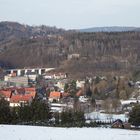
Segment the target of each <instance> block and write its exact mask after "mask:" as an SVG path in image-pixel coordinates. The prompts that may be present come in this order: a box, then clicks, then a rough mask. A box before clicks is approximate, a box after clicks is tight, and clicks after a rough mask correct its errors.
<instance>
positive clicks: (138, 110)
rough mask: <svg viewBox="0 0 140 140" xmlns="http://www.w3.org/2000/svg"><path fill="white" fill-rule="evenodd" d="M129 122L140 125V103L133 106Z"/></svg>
mask: <svg viewBox="0 0 140 140" xmlns="http://www.w3.org/2000/svg"><path fill="white" fill-rule="evenodd" d="M129 122H130V123H131V124H132V125H135V126H140V105H136V106H135V107H133V109H132V111H131V112H130V114H129Z"/></svg>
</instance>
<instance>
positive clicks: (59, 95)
mask: <svg viewBox="0 0 140 140" xmlns="http://www.w3.org/2000/svg"><path fill="white" fill-rule="evenodd" d="M49 97H50V98H53V97H58V98H60V97H61V92H58V91H53V92H51V93H50V96H49Z"/></svg>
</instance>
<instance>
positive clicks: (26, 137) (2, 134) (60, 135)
mask: <svg viewBox="0 0 140 140" xmlns="http://www.w3.org/2000/svg"><path fill="white" fill-rule="evenodd" d="M102 139H104V140H123V139H124V140H138V139H140V131H134V130H133V131H132V130H124V129H111V128H54V127H38V126H15V125H0V140H102Z"/></svg>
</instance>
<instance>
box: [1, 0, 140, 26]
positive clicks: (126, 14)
mask: <svg viewBox="0 0 140 140" xmlns="http://www.w3.org/2000/svg"><path fill="white" fill-rule="evenodd" d="M0 21H16V22H19V23H22V24H29V25H42V24H44V25H49V26H56V27H59V28H65V29H83V28H89V27H104V26H136V27H140V0H0Z"/></svg>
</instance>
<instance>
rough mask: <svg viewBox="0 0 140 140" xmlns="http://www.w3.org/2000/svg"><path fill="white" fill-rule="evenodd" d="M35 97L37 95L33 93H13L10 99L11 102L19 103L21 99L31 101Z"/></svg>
mask: <svg viewBox="0 0 140 140" xmlns="http://www.w3.org/2000/svg"><path fill="white" fill-rule="evenodd" d="M34 97H35V96H32V94H24V95H13V96H12V97H11V99H10V102H11V103H19V102H20V101H24V102H29V101H30V100H32V99H33V98H34Z"/></svg>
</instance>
